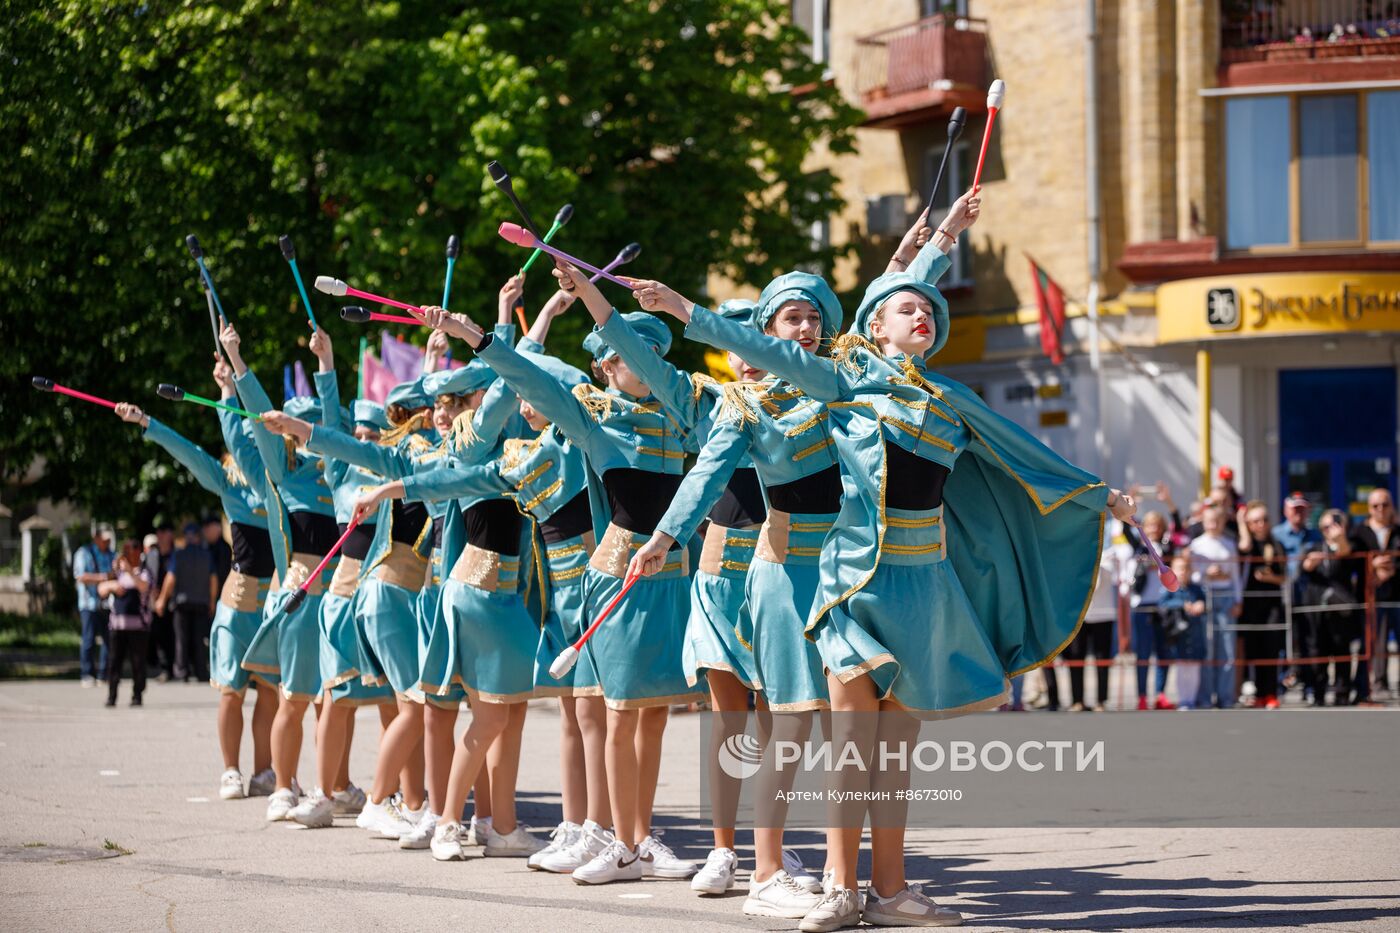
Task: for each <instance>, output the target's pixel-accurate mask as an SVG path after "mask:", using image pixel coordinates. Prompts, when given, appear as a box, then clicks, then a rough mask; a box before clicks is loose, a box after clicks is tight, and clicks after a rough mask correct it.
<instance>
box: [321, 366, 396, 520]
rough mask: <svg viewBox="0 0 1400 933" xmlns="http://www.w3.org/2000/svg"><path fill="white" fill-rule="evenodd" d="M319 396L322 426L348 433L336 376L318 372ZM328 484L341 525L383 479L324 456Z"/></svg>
mask: <svg viewBox="0 0 1400 933" xmlns="http://www.w3.org/2000/svg"><path fill="white" fill-rule="evenodd" d="M313 379H314V381H315V383H316V395H317V396H318V397H319V398H320V399H321V427H323V428H325V429H326V430H327V431H339V432H341V433H345V429H346V428H347V427H349V426H348V425H344V424H341V421H340V386H339V385H338V384H337V383H336V379H335V373H333V372H329V373H322V372H318V373H316V375H315V376H314V377H313ZM350 436H353V435H350ZM324 462H325V464H326V469H325V478H326V485H327V486H329V487H330V490H331V498H332V499H333V500H334V505H335V520H336V522H338V523H339V524H341V525H346V524H349V522H350V518H351V516H353V515H354V514H355V500H356V499H358V498H359V496H360V490H361V489H362V488H363V487H365V486H378V485H379V484H380V483H382V482H384V478H383V477H382V476H380V475H379V474H378V473H373V472H371V471H369V470H366V469H365V468H363V467H359V466H355V465H354V464H353V463H348V462H346V461H344V460H341V459H339V458H338V457H329V456H327V457H325V461H324Z"/></svg>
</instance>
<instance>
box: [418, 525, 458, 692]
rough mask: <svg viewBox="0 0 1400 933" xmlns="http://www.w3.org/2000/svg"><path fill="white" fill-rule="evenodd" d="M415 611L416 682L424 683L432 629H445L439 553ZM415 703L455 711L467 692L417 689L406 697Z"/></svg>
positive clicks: (452, 686) (453, 686)
mask: <svg viewBox="0 0 1400 933" xmlns="http://www.w3.org/2000/svg"><path fill="white" fill-rule="evenodd" d="M414 608H415V610H416V612H417V616H418V680H419V682H420V683H421V682H422V680H423V674H424V673H425V671H424V668H425V666H426V664H427V661H428V643H429V642H430V641H432V636H433V630H434V628H436V627H437V626H439V625H441V626H446V625H448V624H449V620H448V619H446V618H445V617H444V616H443V615H442V551H441V549H438V550H435V551H434V552H433V576H432V582H431V583H429V584H428V585H426V586H424V587H423V589H422V590H421V591H420V592H419V593H418V599H417V600H416V601H415V604H414ZM408 695H409V696H410V697H412V698H413V699H415V700H419V701H422V702H427V703H431V704H433V705H434V706H441V707H443V708H444V709H457V708H458V707H459V706H461V705H462V701H463V700H465V699H466V697H467V692H466V691H465V690H463V689H462V688H461V686H460V685H458V684H449V685H448V688H447V692H446V693H435V694H424V692H423V691H422V690H420V689H418V688H417V687H415V688H414V689H413V691H412V692H411V693H409V694H408Z"/></svg>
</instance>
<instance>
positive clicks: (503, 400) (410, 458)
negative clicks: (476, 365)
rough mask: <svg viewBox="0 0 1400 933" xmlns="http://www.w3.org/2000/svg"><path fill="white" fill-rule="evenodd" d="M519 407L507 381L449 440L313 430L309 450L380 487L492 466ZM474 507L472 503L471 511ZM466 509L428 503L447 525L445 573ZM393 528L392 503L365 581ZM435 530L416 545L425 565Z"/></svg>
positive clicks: (381, 517)
mask: <svg viewBox="0 0 1400 933" xmlns="http://www.w3.org/2000/svg"><path fill="white" fill-rule="evenodd" d="M519 407H520V406H519V402H518V400H517V399H516V397H515V394H514V393H513V392H511V391H510V390H509V388H508V387H507V386H506V385H505V383H504V382H502V380H500V379H497V380H496V381H495V382H493V383H492V384H491V387H490V388H489V389H487V390H486V395H485V396H484V397H483V398H482V402H481V405H480V406H479V407H478V408H477V409H476V411H475V412H473V413H472V416H471V418H467V419H463V418H459V419H458V420H457V423H456V424H454V425H453V427H452V430H451V431H450V432H449V433H448V436H447V437H446V438H439V437H438V435H437V432H436V431H432V432H427V431H423V432H417V433H414V434H411V435H409V436H408V437H405V438H402V439H400V441H399V442H398V443H397V444H395V445H393V446H388V445H384V444H379V443H375V442H372V441H361V440H356V439H355V438H353V437H351V436H350V435H348V434H344V433H342V432H340V431H330V430H327V429H326V428H325V427H324V426H316V427H313V428H312V429H311V440H310V442H309V443H308V444H307V446H308V447H309V448H310V449H311V450H315V451H317V452H319V453H323V454H325V455H326V456H328V457H332V458H334V459H336V460H340V461H343V462H345V463H349V464H353V465H355V466H357V467H359V468H361V469H362V470H365V471H367V472H370V473H374V474H377V476H378V477H380V478H381V479H377V480H376V485H377V484H378V482H382V481H383V479H406V478H407V477H410V476H412V475H413V474H414V473H416V472H418V471H428V470H435V469H438V468H441V467H444V466H447V465H449V464H453V465H477V464H481V463H485V462H488V461H489V460H490V459H491V455H492V453H493V452H494V451H495V450H497V449H498V448H499V446H500V436H501V432H502V431H503V430H504V429H505V428H506V425H507V424H508V423H509V422H510V420H511V417H512V416H513V415H516V414H518V411H519ZM356 497H358V493H356ZM483 498H485V497H483ZM352 502H353V499H352ZM470 504H471V503H467V506H469V505H470ZM467 506H463V505H460V504H458V503H454V502H448V501H436V502H429V503H428V514H429V515H430V516H431V517H432V518H434V519H437V518H444V520H445V522H446V525H445V526H444V528H445V530H444V541H443V547H444V566H446V567H451V566H452V564H451V563H448V562H446V557H447V554H446V549H447V538H448V536H449V535H450V534H455V533H456V529H455V528H454V527H453V526H454V525H460V524H461V522H460V521H453V516H454V510H456V514H460V510H461V509H464V508H466V507H467ZM393 526H394V519H393V503H391V502H384V503H382V504H381V505H380V507H379V512H378V513H377V515H376V518H375V529H374V540H373V541H371V542H370V546H369V552H368V553H367V554H366V555H365V560H364V563H363V564H362V565H361V567H360V576H361V578H362V579H363V578H364V577H365V576H367V575H368V574H369V573H370V572H372V571H373V570H374V568H375V567H377V566H378V565H379V563H380V561H382V560H383V559H384V558H385V557H386V556H388V554H389V549H390V546H391V545H392V543H393ZM431 529H432V525H431V524H429V525H427V526H426V527H425V529H424V530H423V533H422V534H420V535H419V536H418V537H417V539H416V544H415V545H414V550H415V551H416V552H417V554H418V555H419V556H420V557H423V558H424V559H427V558H429V557H431V556H432V552H433V536H432V534H431ZM459 550H460V548H459ZM452 560H456V554H453V555H452Z"/></svg>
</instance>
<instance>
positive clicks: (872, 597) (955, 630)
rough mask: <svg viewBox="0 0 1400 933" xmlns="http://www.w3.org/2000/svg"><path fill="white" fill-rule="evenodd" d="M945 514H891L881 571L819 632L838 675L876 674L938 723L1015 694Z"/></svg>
mask: <svg viewBox="0 0 1400 933" xmlns="http://www.w3.org/2000/svg"><path fill="white" fill-rule="evenodd" d="M942 512H943V510H942V509H941V508H940V509H933V510H931V511H927V512H914V511H905V510H900V509H886V510H885V517H886V521H887V526H886V530H885V537H884V542H883V544H882V546H881V550H880V559H879V563H878V564H877V565H876V567H875V573H874V575H873V576H872V577H871V578H870V580H869V581H868V582H867V583H866V584H865V586H863V587H861V588H860V589H859V590H857V591H856V592H855V593H853V594H852V595H850V596H849V597H847V598H846V599H845V600H844V601H842V602H840V603H837V604H836V605H835V606H833V607H832V609H831V610H830V611H829V612H828V614H827V615H826V616H824V617H823V618H822V620H821V621H820V622H819V623H818V624H817V626H816V628H815V629H813V633H812V634H813V636H814V638H815V639H816V643H817V650H818V651H819V652H820V653H821V657H822V661H823V662H824V663H825V665H826V667H827V669H828V670H829V671H830V672H831V673H832V674H833V675H835V676H836V677H837V679H839V680H840V681H842V682H843V683H849V682H850V681H852V680H854V679H856V678H857V677H859V676H861V675H862V674H869V675H870V677H871V679H872V680H873V681H874V682H875V687H876V690H877V692H878V693H879V695H880V697H881V699H893V700H895V701H897V702H898V703H900V704H901V705H902V706H904V707H905V708H906V709H909V710H911V711H913V712H916V713H922V714H926V715H928V716H930V717H934V718H944V717H949V716H957V715H962V714H964V713H971V712H976V711H977V710H985V709H994V708H995V707H997V706H1000V705H1001V704H1002V703H1003V702H1005V701H1006V698H1007V696H1008V695H1009V690H1010V682H1009V681H1008V680H1007V677H1006V671H1005V670H1004V668H1003V666H1002V663H1001V660H1000V658H1001V652H999V650H998V648H999V647H1008V646H998V645H996V644H994V643H993V641H992V637H991V633H990V632H989V631H988V629H987V627H986V626H984V625H983V624H982V622H981V620H979V619H978V618H977V614H976V612H975V611H974V610H973V608H972V604H971V602H969V600H968V598H967V594H966V593H965V592H964V591H963V587H962V582H961V581H960V580H959V579H958V576H957V574H956V572H954V570H953V567H952V565H951V564H949V563H948V562H947V561H946V560H945V558H946V557H947V548H946V547H945V541H944V539H943V525H942ZM1012 648H1014V646H1010V647H1009V648H1008V651H1007V653H1006V656H1007V657H1011V656H1013V655H1014V654H1015V652H1014V650H1011V649H1012Z"/></svg>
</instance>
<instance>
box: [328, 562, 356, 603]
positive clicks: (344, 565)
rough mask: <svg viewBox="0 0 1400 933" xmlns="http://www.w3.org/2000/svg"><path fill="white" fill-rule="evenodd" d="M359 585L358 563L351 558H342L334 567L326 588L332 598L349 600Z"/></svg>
mask: <svg viewBox="0 0 1400 933" xmlns="http://www.w3.org/2000/svg"><path fill="white" fill-rule="evenodd" d="M359 584H360V562H359V561H358V560H356V559H355V558H353V557H342V558H341V559H340V563H338V564H336V565H335V574H334V575H333V576H332V577H331V585H330V586H329V587H327V589H328V590H329V591H330V594H331V595H332V596H343V597H345V598H346V599H349V598H350V597H351V596H354V595H355V587H357V586H359Z"/></svg>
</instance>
